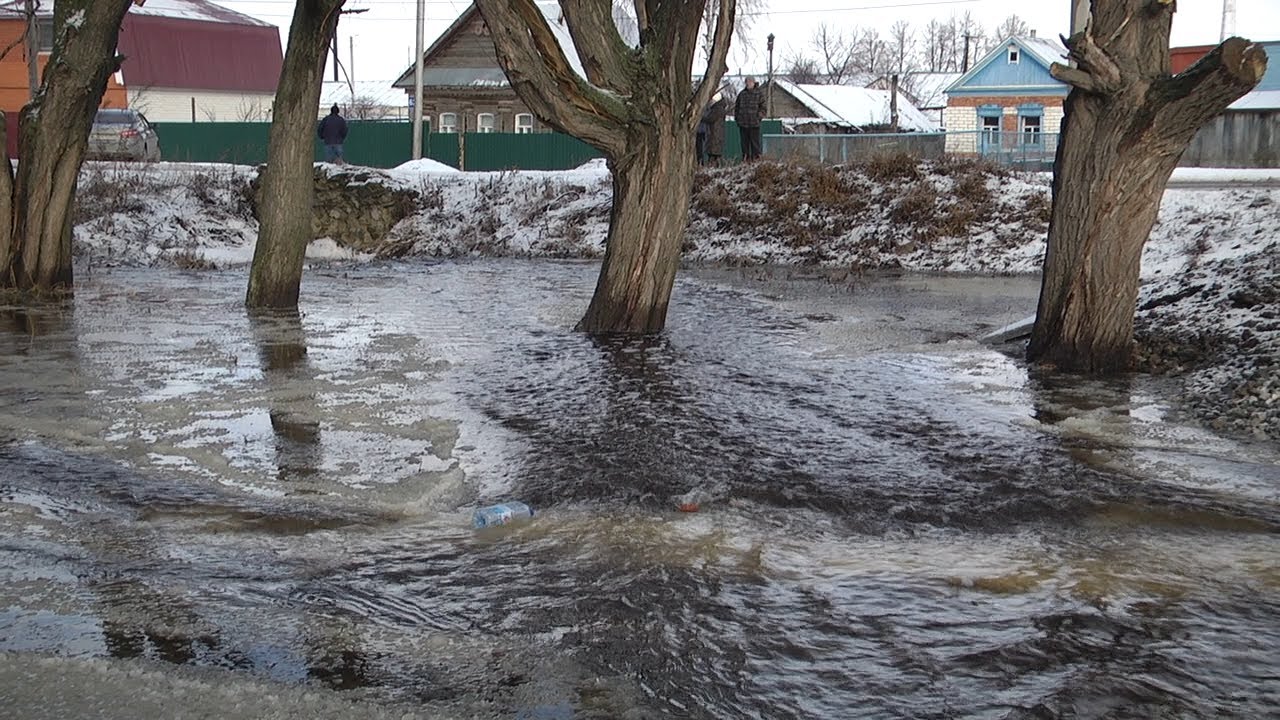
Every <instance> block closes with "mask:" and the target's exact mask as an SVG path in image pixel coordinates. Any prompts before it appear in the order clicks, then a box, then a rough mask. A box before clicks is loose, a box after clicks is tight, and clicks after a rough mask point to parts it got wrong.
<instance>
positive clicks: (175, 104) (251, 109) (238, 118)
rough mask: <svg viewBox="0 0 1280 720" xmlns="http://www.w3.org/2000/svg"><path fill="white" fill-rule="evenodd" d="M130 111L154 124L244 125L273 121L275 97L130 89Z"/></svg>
mask: <svg viewBox="0 0 1280 720" xmlns="http://www.w3.org/2000/svg"><path fill="white" fill-rule="evenodd" d="M128 95H129V107H131V108H133V109H135V110H138V111H139V112H141V113H142V114H144V115H146V116H147V119H148V120H150V121H151V122H192V112H191V101H192V99H193V98H194V99H195V117H194V121H195V122H242V121H250V120H270V119H271V106H272V104H273V103H274V102H275V93H242V92H214V91H210V90H183V89H178V88H141V89H138V88H129V93H128Z"/></svg>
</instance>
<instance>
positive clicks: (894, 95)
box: [889, 73, 898, 132]
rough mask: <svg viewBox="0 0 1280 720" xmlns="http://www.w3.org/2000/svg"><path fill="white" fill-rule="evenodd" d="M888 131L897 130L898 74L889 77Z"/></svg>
mask: <svg viewBox="0 0 1280 720" xmlns="http://www.w3.org/2000/svg"><path fill="white" fill-rule="evenodd" d="M889 131H890V132H898V74H897V73H894V74H893V75H891V76H890V77H889Z"/></svg>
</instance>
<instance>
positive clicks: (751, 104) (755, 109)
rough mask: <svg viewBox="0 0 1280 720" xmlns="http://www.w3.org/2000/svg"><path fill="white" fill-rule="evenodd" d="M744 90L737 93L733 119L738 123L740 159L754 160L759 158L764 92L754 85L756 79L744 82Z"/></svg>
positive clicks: (748, 79)
mask: <svg viewBox="0 0 1280 720" xmlns="http://www.w3.org/2000/svg"><path fill="white" fill-rule="evenodd" d="M746 85H747V87H746V89H745V90H743V91H742V92H740V93H738V99H737V101H736V102H734V104H733V119H734V121H735V122H737V123H738V133H739V134H740V135H741V137H742V158H743V159H744V160H755V159H757V158H759V157H760V118H762V117H763V116H764V112H765V108H764V92H763V91H761V90H760V87H759V86H758V85H756V79H755V78H752V77H749V78H747V80H746Z"/></svg>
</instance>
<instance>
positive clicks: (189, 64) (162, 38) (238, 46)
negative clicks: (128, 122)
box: [119, 13, 284, 92]
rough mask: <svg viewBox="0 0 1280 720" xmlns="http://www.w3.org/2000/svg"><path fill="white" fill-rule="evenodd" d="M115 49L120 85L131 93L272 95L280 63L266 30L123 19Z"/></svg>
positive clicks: (270, 30) (272, 31)
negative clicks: (119, 63) (121, 57)
mask: <svg viewBox="0 0 1280 720" xmlns="http://www.w3.org/2000/svg"><path fill="white" fill-rule="evenodd" d="M119 47H120V53H121V54H122V55H124V56H125V60H124V63H123V65H122V66H121V70H122V72H123V74H124V84H125V85H126V86H127V87H129V88H131V89H135V90H137V89H142V88H181V89H184V90H223V91H230V92H275V89H276V83H277V81H279V79H280V67H281V65H282V64H283V62H284V56H283V54H282V53H281V52H280V33H279V31H278V30H277V29H276V28H275V27H274V26H271V25H242V24H231V23H224V22H205V21H201V20H189V19H180V18H173V17H163V16H159V15H142V14H138V13H129V14H128V15H126V16H125V19H124V24H123V26H122V27H121V28H120V42H119Z"/></svg>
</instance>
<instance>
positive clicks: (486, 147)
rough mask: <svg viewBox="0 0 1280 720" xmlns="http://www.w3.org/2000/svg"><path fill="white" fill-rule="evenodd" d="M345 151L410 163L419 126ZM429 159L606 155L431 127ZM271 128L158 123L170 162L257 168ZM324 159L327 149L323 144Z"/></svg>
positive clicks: (729, 128) (358, 141) (734, 143)
mask: <svg viewBox="0 0 1280 720" xmlns="http://www.w3.org/2000/svg"><path fill="white" fill-rule="evenodd" d="M348 124H349V126H350V132H349V134H348V135H347V142H346V144H345V147H344V151H345V155H346V159H347V162H349V163H352V164H354V165H364V166H367V167H377V168H390V167H395V166H397V165H400V164H401V163H404V162H406V161H408V160H409V156H410V151H411V147H412V135H413V132H412V130H413V126H412V125H411V124H409V123H407V122H361V121H355V120H353V121H350V122H349V123H348ZM423 127H424V131H423V136H422V137H423V146H424V147H423V155H424V156H425V157H428V158H430V159H432V160H436V161H438V162H442V163H444V164H445V165H449V166H451V167H455V168H460V169H463V170H567V169H569V168H575V167H577V166H579V165H581V164H582V163H584V162H586V161H588V160H590V159H592V158H597V157H600V153H599V152H597V151H596V150H595V148H592V147H591V146H590V145H587V144H586V143H584V142H582V141H581V140H578V139H577V138H574V137H570V136H568V135H563V134H561V133H533V134H527V135H516V134H514V133H465V134H452V133H429V132H426V130H425V129H426V127H427V125H426V123H423ZM781 129H782V125H781V123H778V122H766V123H765V124H764V127H763V130H764V132H766V133H770V132H773V133H776V132H781ZM270 130H271V123H266V122H259V123H252V122H229V123H213V122H210V123H156V132H157V133H158V134H159V136H160V149H161V151H162V153H163V156H164V159H165V160H172V161H178V162H227V163H237V164H241V165H257V164H260V163H264V162H266V161H267V138H268V135H269V134H270ZM315 152H316V160H321V159H323V158H324V148H323V147H322V146H321V145H320V142H319V141H318V140H317V141H316V150H315ZM724 157H725V159H726V160H728V161H730V162H733V161H736V160H739V159H741V157H742V149H741V142H740V140H739V136H738V130H737V126H736V125H734V124H733V122H728V123H726V127H725V155H724Z"/></svg>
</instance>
